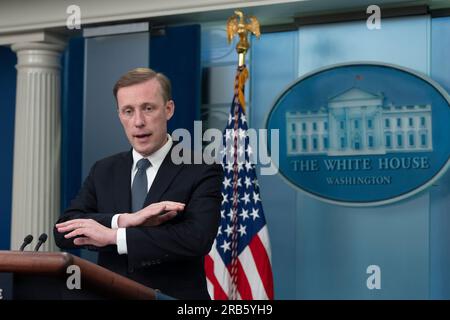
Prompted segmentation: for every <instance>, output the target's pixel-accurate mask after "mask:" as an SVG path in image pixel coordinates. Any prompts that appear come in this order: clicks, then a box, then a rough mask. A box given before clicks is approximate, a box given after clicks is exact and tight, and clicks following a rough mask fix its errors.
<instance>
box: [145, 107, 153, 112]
mask: <svg viewBox="0 0 450 320" xmlns="http://www.w3.org/2000/svg"><path fill="white" fill-rule="evenodd" d="M152 110H153V107H151V106H148V107H145V111H146V112H150V111H152Z"/></svg>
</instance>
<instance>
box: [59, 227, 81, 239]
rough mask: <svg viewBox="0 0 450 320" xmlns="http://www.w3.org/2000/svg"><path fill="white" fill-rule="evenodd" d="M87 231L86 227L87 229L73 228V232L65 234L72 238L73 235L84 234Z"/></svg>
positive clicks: (66, 236) (67, 237)
mask: <svg viewBox="0 0 450 320" xmlns="http://www.w3.org/2000/svg"><path fill="white" fill-rule="evenodd" d="M85 232H86V229H85V228H80V229H75V230H73V231H72V232H70V233H68V234H66V235H65V236H64V238H66V239H70V238H73V237H76V236H80V235H84V234H85Z"/></svg>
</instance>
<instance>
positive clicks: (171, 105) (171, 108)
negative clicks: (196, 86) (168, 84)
mask: <svg viewBox="0 0 450 320" xmlns="http://www.w3.org/2000/svg"><path fill="white" fill-rule="evenodd" d="M174 113H175V102H173V100H169V101H167V103H166V120H167V121H169V120H170V118H172V116H173V114H174Z"/></svg>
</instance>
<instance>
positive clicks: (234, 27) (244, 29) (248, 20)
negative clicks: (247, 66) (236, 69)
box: [227, 10, 261, 65]
mask: <svg viewBox="0 0 450 320" xmlns="http://www.w3.org/2000/svg"><path fill="white" fill-rule="evenodd" d="M249 32H250V33H253V34H254V35H255V36H256V37H257V38H259V36H260V35H261V33H260V31H259V22H258V19H256V17H254V16H244V14H243V13H242V11H239V10H236V11H235V12H234V15H233V16H231V17H230V18H228V21H227V38H228V43H231V41H232V40H233V37H234V35H235V34H238V35H239V42H238V43H237V45H236V51H237V53H238V54H239V55H242V54H243V55H245V53H246V52H247V50H248V49H249V48H250V43H249V42H248V39H247V35H248V33H249ZM239 60H241V56H240V58H239ZM239 65H241V62H240V63H239Z"/></svg>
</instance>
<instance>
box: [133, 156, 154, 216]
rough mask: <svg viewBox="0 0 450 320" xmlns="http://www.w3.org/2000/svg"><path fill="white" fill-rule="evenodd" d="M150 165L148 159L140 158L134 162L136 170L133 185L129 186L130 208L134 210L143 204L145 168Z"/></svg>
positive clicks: (145, 182) (145, 181)
mask: <svg viewBox="0 0 450 320" xmlns="http://www.w3.org/2000/svg"><path fill="white" fill-rule="evenodd" d="M150 166H151V163H150V161H149V160H148V159H145V158H142V159H141V160H139V161H138V162H137V163H136V167H137V169H138V171H137V172H136V175H135V176H134V180H133V185H132V186H131V210H132V212H136V211H139V210H141V209H142V207H143V206H144V201H145V197H146V196H147V173H146V171H147V168H148V167H150Z"/></svg>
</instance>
